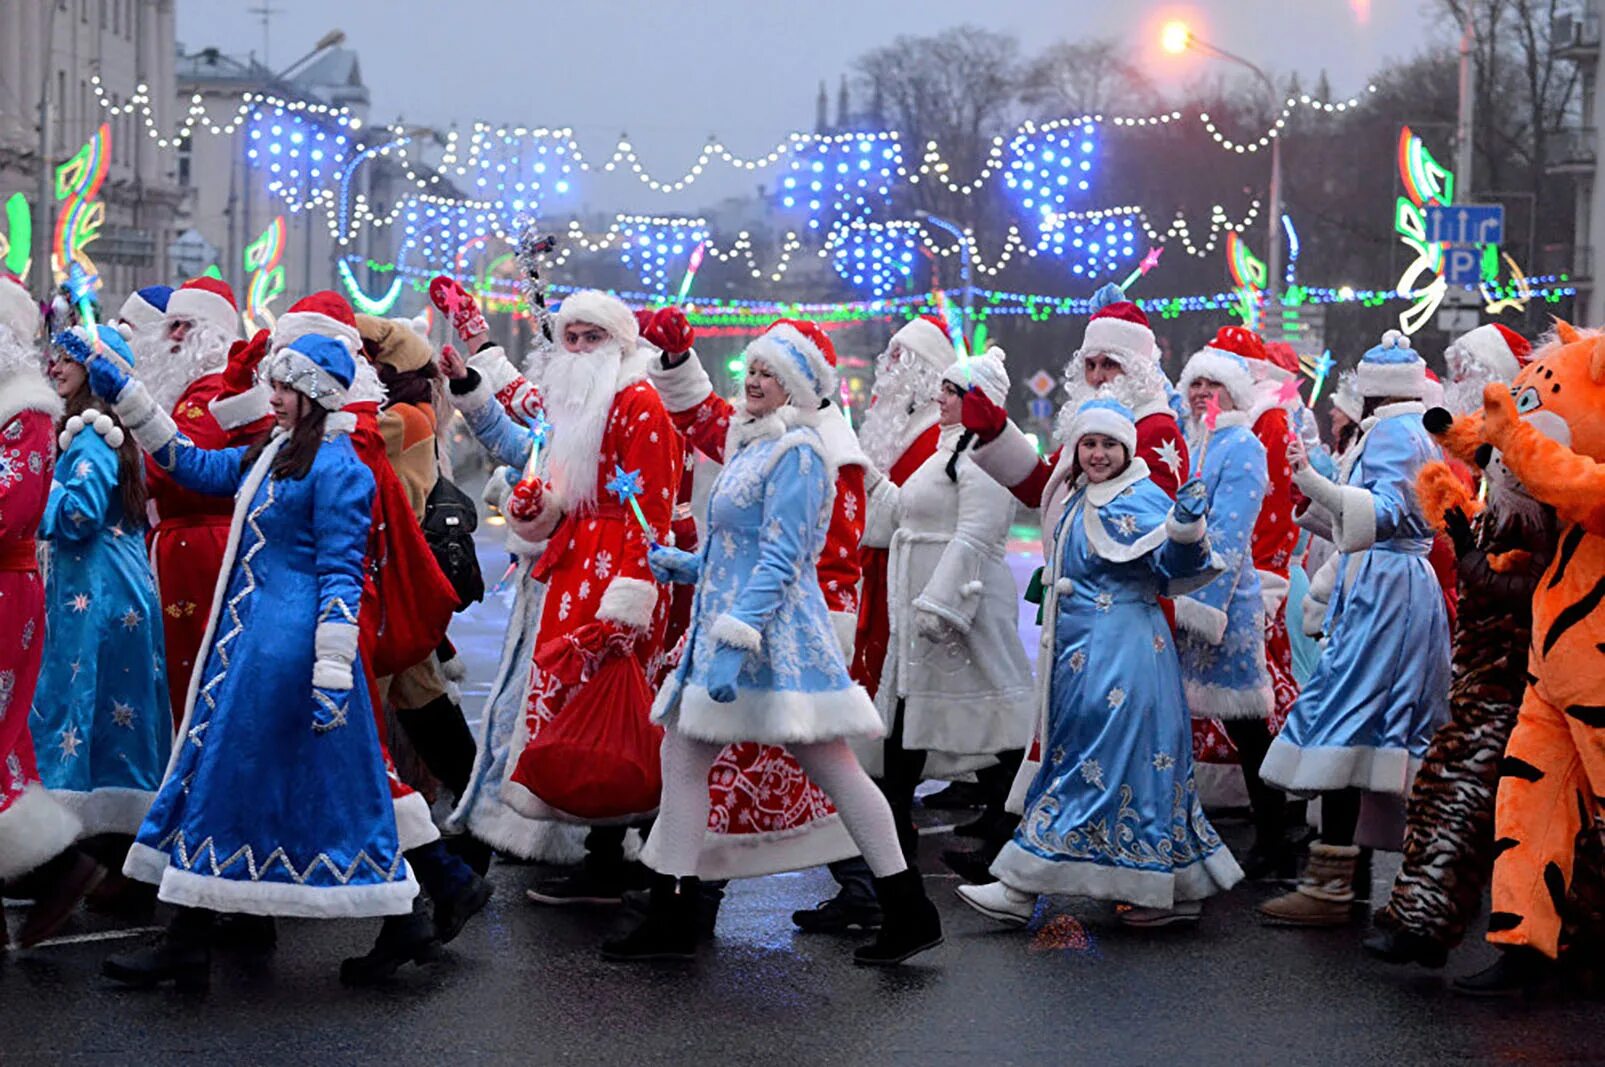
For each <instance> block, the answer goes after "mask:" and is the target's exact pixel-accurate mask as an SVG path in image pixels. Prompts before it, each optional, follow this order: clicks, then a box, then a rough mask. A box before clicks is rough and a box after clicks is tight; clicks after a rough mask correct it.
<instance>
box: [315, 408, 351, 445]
mask: <svg viewBox="0 0 1605 1067" xmlns="http://www.w3.org/2000/svg"><path fill="white" fill-rule="evenodd" d="M356 432H357V417H356V416H355V415H353V414H352V413H351V412H349V411H334V412H330V414H329V417H328V418H326V419H324V420H323V439H324V440H325V441H332V440H334V439H335V438H336V437H339V436H340V435H342V434H353V433H356Z"/></svg>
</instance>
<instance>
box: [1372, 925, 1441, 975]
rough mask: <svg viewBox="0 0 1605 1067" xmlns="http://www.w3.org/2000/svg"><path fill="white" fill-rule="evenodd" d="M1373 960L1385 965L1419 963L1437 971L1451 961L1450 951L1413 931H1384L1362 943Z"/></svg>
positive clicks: (1439, 943) (1437, 942) (1379, 931)
mask: <svg viewBox="0 0 1605 1067" xmlns="http://www.w3.org/2000/svg"><path fill="white" fill-rule="evenodd" d="M1360 947H1361V948H1362V949H1364V950H1365V954H1366V955H1367V956H1370V957H1371V958H1372V959H1377V960H1381V961H1382V962H1384V963H1419V964H1420V965H1421V966H1423V967H1430V968H1432V969H1434V970H1436V969H1437V968H1439V967H1442V966H1443V965H1444V963H1445V962H1446V961H1447V960H1448V959H1449V950H1448V949H1447V948H1446V947H1444V945H1443V944H1442V943H1441V942H1439V941H1435V940H1433V939H1432V938H1430V937H1425V936H1423V935H1421V934H1418V933H1416V932H1414V931H1413V930H1406V929H1402V928H1401V929H1397V930H1393V929H1382V930H1378V931H1377V932H1376V933H1374V934H1372V935H1371V936H1370V937H1368V938H1366V939H1365V940H1364V941H1362V942H1360Z"/></svg>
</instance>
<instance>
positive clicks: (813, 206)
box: [773, 131, 903, 233]
mask: <svg viewBox="0 0 1605 1067" xmlns="http://www.w3.org/2000/svg"><path fill="white" fill-rule="evenodd" d="M902 165H903V151H902V146H901V145H900V144H899V143H898V139H897V134H896V133H894V132H890V131H885V132H875V133H841V134H830V135H824V134H797V135H795V138H794V143H793V145H792V150H791V153H790V155H789V156H788V158H787V164H786V169H785V172H784V174H783V175H782V177H781V179H780V182H779V185H778V187H777V189H776V190H775V193H774V194H773V195H774V198H775V205H776V206H777V207H778V208H780V209H781V210H783V211H788V212H789V211H795V212H797V213H799V214H802V215H805V216H806V217H807V223H806V225H807V227H808V229H809V230H811V231H814V232H816V233H823V232H824V231H826V230H828V229H829V228H830V227H831V226H832V225H833V224H836V223H839V222H843V221H846V222H853V221H857V220H860V219H866V218H869V217H870V216H872V215H875V214H878V213H880V212H881V211H882V210H883V209H884V208H885V207H886V203H887V198H888V197H889V196H890V195H891V192H892V188H893V187H894V186H895V185H897V184H898V183H899V182H900V181H902V179H901V178H899V176H898V172H899V170H900V169H901V168H902Z"/></svg>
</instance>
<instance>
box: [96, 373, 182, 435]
mask: <svg viewBox="0 0 1605 1067" xmlns="http://www.w3.org/2000/svg"><path fill="white" fill-rule="evenodd" d="M112 407H113V408H114V409H115V410H116V412H117V417H118V418H119V419H122V420H123V426H124V427H125V428H126V429H127V430H128V432H129V433H131V434H133V435H134V440H135V441H137V442H139V447H140V448H143V449H144V450H145V451H146V452H155V451H156V450H157V449H159V448H161V447H162V446H163V445H165V444H167V442H169V441H171V440H172V439H173V438H174V437H176V436H178V424H177V423H175V422H173V417H172V416H171V415H169V414H168V413H167V412H165V411H163V410H162V409H161V408H160V407H159V406H157V404H156V400H155V398H154V397H152V396H151V395H150V390H148V389H146V388H145V386H144V385H143V384H142V383H140V382H138V381H133V382H130V383H129V384H128V385H127V386H125V387H124V388H123V392H122V395H121V396H119V397H118V398H117V402H116V403H115V404H113V405H112Z"/></svg>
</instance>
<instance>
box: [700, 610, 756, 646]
mask: <svg viewBox="0 0 1605 1067" xmlns="http://www.w3.org/2000/svg"><path fill="white" fill-rule="evenodd" d="M710 632H711V633H712V634H713V639H714V640H715V641H717V642H719V644H721V645H729V646H731V647H732V648H742V649H746V650H747V651H748V652H759V651H762V650H763V634H762V633H761V632H760V631H759V630H758V629H757V628H756V627H753V626H749V625H747V624H746V623H744V622H742V621H741V620H740V619H738V618H736V617H735V616H734V615H730V614H724V615H720V616H719V617H718V618H717V619H714V620H713V629H712V630H711V631H710Z"/></svg>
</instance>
